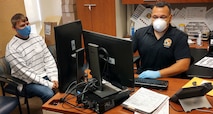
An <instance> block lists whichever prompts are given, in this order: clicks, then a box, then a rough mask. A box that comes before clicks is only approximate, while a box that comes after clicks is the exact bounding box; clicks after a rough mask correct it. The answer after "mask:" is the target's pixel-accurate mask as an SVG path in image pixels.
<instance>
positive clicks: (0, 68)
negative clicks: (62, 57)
mask: <svg viewBox="0 0 213 114" xmlns="http://www.w3.org/2000/svg"><path fill="white" fill-rule="evenodd" d="M48 49H49V50H50V53H51V54H52V55H53V57H54V59H55V60H56V48H55V45H51V46H48ZM0 77H3V78H6V79H8V80H11V81H13V82H15V83H18V84H22V85H23V86H25V85H26V84H27V83H26V82H24V81H22V80H20V79H18V78H15V77H13V76H11V69H10V65H9V63H8V62H7V61H6V59H5V57H2V58H0ZM1 86H2V92H3V95H4V96H5V93H9V94H13V95H16V92H17V87H16V86H14V85H12V84H7V85H6V86H5V85H1ZM18 95H19V96H20V97H24V103H25V104H26V106H27V113H28V114H30V107H29V102H28V98H32V97H33V96H29V95H27V92H26V91H24V92H19V91H18ZM18 100H19V99H18ZM19 102H20V100H19Z"/></svg>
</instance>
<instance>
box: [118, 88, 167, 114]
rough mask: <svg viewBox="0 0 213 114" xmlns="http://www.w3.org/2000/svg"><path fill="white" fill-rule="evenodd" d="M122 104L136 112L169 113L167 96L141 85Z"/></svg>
mask: <svg viewBox="0 0 213 114" xmlns="http://www.w3.org/2000/svg"><path fill="white" fill-rule="evenodd" d="M122 106H123V107H125V108H127V109H129V110H132V111H135V114H137V113H152V114H169V97H168V96H167V95H163V94H160V93H157V92H154V91H152V90H149V89H146V88H143V87H141V88H140V89H139V90H138V91H137V92H136V93H134V94H133V95H132V96H130V97H129V98H128V99H127V100H126V101H124V102H123V103H122Z"/></svg>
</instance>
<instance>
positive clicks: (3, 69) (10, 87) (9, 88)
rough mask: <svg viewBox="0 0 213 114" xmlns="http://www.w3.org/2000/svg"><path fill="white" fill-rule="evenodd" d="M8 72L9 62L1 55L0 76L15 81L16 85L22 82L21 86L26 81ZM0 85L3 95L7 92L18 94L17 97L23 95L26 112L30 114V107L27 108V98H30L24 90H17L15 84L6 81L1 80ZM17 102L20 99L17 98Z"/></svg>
mask: <svg viewBox="0 0 213 114" xmlns="http://www.w3.org/2000/svg"><path fill="white" fill-rule="evenodd" d="M10 72H11V70H10V65H9V63H8V62H7V61H6V59H5V57H1V58H0V78H1V79H7V80H8V81H10V82H13V83H16V84H17V85H18V84H22V85H23V86H25V84H26V82H24V81H22V80H20V79H18V78H15V77H13V76H11V73H10ZM1 87H2V93H3V96H5V93H9V94H12V95H16V96H17V94H18V96H19V97H24V99H25V101H24V103H25V104H26V106H27V113H28V114H30V108H29V103H28V98H30V97H29V96H28V95H27V92H26V91H24V92H19V91H18V90H17V86H16V85H15V84H12V83H7V82H5V83H3V82H2V83H1ZM18 102H20V99H18Z"/></svg>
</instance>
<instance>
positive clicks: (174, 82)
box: [42, 78, 213, 114]
mask: <svg viewBox="0 0 213 114" xmlns="http://www.w3.org/2000/svg"><path fill="white" fill-rule="evenodd" d="M162 79H163V80H168V81H169V86H168V89H167V90H155V89H153V91H156V92H159V93H161V94H165V95H168V96H169V97H171V96H172V95H173V94H175V93H176V92H177V91H178V90H179V89H180V88H181V87H182V86H183V85H184V84H186V83H187V82H188V81H189V80H188V79H178V78H162ZM136 89H138V88H136ZM64 95H65V94H63V93H57V94H56V95H55V96H54V97H53V98H51V99H50V100H49V101H47V102H46V103H45V104H43V106H42V109H45V110H48V111H55V112H61V113H75V114H79V113H89V114H90V113H91V114H94V113H95V112H93V111H92V110H90V109H83V108H73V106H71V105H69V104H67V103H59V104H57V105H51V104H50V102H52V101H53V100H59V99H60V98H62V97H64ZM70 97H71V96H69V97H68V99H69V98H70ZM207 99H208V100H209V102H210V104H211V105H212V106H213V97H210V96H207ZM139 100H140V99H139ZM75 101H76V98H72V99H71V100H70V102H72V103H75ZM75 105H76V104H75ZM171 106H173V107H174V108H175V109H176V110H178V111H181V112H177V111H175V110H174V109H173V108H172V107H171ZM210 110H211V111H213V109H210ZM169 111H170V114H185V112H184V111H183V109H182V107H181V106H180V105H178V104H175V103H172V102H170V107H169ZM105 114H133V112H131V111H128V110H126V109H123V107H122V106H120V105H119V106H117V107H115V108H113V109H111V110H109V111H107V112H106V113H105ZM189 114H206V112H200V111H197V110H193V111H191V112H190V113H189Z"/></svg>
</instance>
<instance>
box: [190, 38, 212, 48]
mask: <svg viewBox="0 0 213 114" xmlns="http://www.w3.org/2000/svg"><path fill="white" fill-rule="evenodd" d="M193 41H194V42H195V43H193V44H190V45H189V47H190V48H196V49H207V48H208V46H209V42H208V41H202V46H198V45H197V44H196V40H193Z"/></svg>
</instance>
